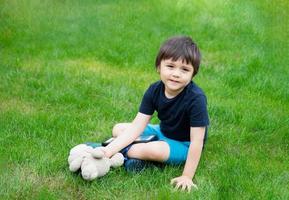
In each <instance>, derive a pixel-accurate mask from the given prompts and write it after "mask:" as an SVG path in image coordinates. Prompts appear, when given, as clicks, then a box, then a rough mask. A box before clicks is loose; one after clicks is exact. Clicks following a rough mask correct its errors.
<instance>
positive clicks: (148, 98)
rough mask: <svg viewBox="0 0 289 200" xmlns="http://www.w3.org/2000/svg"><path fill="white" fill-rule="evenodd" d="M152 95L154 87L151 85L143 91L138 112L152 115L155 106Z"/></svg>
mask: <svg viewBox="0 0 289 200" xmlns="http://www.w3.org/2000/svg"><path fill="white" fill-rule="evenodd" d="M153 95H154V89H153V87H152V85H151V86H150V87H149V88H148V89H147V91H146V92H145V94H144V96H143V98H142V101H141V104H140V107H139V112H140V113H143V114H146V115H152V114H153V113H154V111H155V108H154V106H153Z"/></svg>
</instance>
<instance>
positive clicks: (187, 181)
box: [171, 176, 198, 192]
mask: <svg viewBox="0 0 289 200" xmlns="http://www.w3.org/2000/svg"><path fill="white" fill-rule="evenodd" d="M171 184H172V185H174V184H175V185H176V187H175V188H176V189H179V188H181V190H182V191H185V190H186V189H187V190H188V192H190V191H191V188H192V186H193V187H194V188H196V189H198V187H197V185H196V184H194V183H193V181H192V179H191V178H189V177H187V176H179V177H177V178H173V179H172V180H171Z"/></svg>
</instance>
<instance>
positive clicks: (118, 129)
mask: <svg viewBox="0 0 289 200" xmlns="http://www.w3.org/2000/svg"><path fill="white" fill-rule="evenodd" d="M130 125H131V123H118V124H116V125H114V127H113V129H112V136H113V137H117V136H119V135H121V134H122V133H123V132H124V130H125V129H127V128H128V127H129V126H130Z"/></svg>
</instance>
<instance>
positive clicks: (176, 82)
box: [169, 79, 179, 83]
mask: <svg viewBox="0 0 289 200" xmlns="http://www.w3.org/2000/svg"><path fill="white" fill-rule="evenodd" d="M169 81H171V82H173V83H179V81H175V80H173V79H169Z"/></svg>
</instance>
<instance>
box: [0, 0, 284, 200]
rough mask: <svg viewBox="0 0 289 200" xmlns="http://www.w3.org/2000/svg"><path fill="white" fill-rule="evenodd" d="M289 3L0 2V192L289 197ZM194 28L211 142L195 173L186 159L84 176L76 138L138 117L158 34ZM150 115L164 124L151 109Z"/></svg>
mask: <svg viewBox="0 0 289 200" xmlns="http://www.w3.org/2000/svg"><path fill="white" fill-rule="evenodd" d="M288 9H289V4H288V2H287V1H285V0H276V1H262V0H256V1H249V0H244V1H241V0H240V1H239V0H235V1H223V0H217V1H210V0H202V1H185V0H183V1H178V3H175V2H173V1H171V2H170V1H159V0H158V1H125V0H121V1H105V0H98V1H93V0H90V1H89V0H86V1H77V0H71V1H55V0H51V1H48V0H46V1H36V0H30V1H28V0H19V1H18V0H17V1H16V0H9V1H8V0H0V80H1V82H0V199H289V189H288V185H289V165H288V163H289V158H288V155H289V148H288V144H289V131H288V130H289V118H288V116H289V90H288V88H289V81H288V80H289V79H288V77H289V69H288V67H287V66H288V63H289V58H288V52H289V43H288V37H289V27H288V24H289V21H288V19H289V14H287V10H288ZM179 34H185V35H191V36H192V37H193V38H194V39H195V40H196V41H197V43H198V44H199V46H200V48H201V51H202V54H203V60H202V66H201V70H200V73H199V75H198V76H197V77H196V78H195V81H196V82H197V83H198V84H199V85H200V86H201V87H202V88H203V89H204V91H205V92H206V94H207V97H208V104H209V107H208V108H209V113H210V119H211V126H210V131H209V140H208V143H207V145H206V149H205V151H204V153H203V155H202V160H201V162H200V166H199V169H198V171H197V174H196V176H195V179H194V181H195V182H196V183H197V184H198V186H199V190H195V191H193V192H191V193H190V194H187V193H182V192H177V191H175V190H174V189H173V188H172V187H171V186H170V185H169V182H170V179H171V178H173V177H175V176H177V175H179V174H181V172H182V167H170V166H168V167H166V168H165V169H164V171H160V170H157V169H152V170H148V171H145V172H144V173H142V174H139V175H132V174H127V173H126V172H125V171H124V170H123V168H118V169H115V170H112V171H111V172H110V173H109V174H108V175H107V176H106V177H104V178H101V179H98V180H96V181H93V182H91V183H88V182H85V181H83V180H82V179H81V177H80V176H79V175H76V174H72V173H70V172H69V170H68V166H67V161H66V159H67V154H68V151H69V149H70V148H71V147H73V146H74V145H76V144H79V143H82V142H86V141H102V140H104V139H106V138H108V137H109V136H110V135H111V129H112V127H113V125H114V124H115V123H118V122H124V121H130V120H132V119H133V117H134V116H135V114H136V112H137V110H138V106H139V103H140V100H141V98H142V94H143V92H144V91H145V89H146V88H147V87H148V85H149V84H150V83H151V82H153V81H156V80H158V75H157V73H156V72H155V70H154V59H155V55H156V53H157V51H158V48H159V45H160V43H161V42H162V41H164V40H165V39H166V38H168V37H170V36H172V35H179ZM153 122H157V119H156V118H154V119H153Z"/></svg>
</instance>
